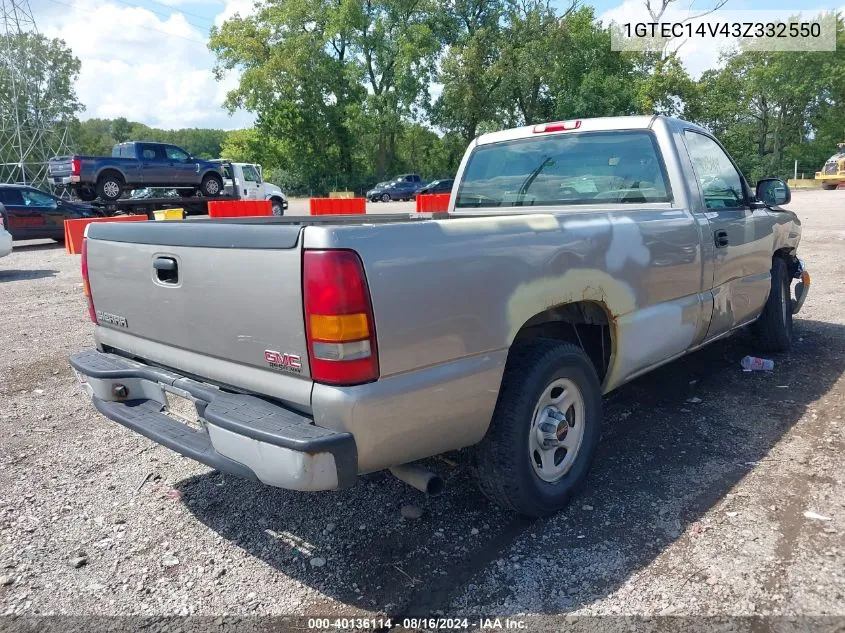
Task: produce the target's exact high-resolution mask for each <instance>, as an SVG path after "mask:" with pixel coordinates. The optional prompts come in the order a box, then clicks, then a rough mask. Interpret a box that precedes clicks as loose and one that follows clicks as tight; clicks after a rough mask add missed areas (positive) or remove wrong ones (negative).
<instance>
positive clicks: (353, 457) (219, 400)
mask: <svg viewBox="0 0 845 633" xmlns="http://www.w3.org/2000/svg"><path fill="white" fill-rule="evenodd" d="M70 364H71V366H72V367H73V368H74V369H75V370H76V372H77V375H78V377H79V380H80V382H81V383H82V384H83V386H84V387H85V390H86V391H87V392H88V394H89V395H90V396H91V399H92V401H93V403H94V406H95V407H96V408H97V410H98V411H100V413H102V414H103V415H105V416H106V417H107V418H109V419H111V420H114V421H115V422H118V423H119V424H122V425H123V426H125V427H127V428H129V429H132V430H133V431H136V432H138V433H140V434H141V435H144V436H145V437H148V438H149V439H151V440H153V441H154V442H158V443H159V444H161V445H163V446H166V447H168V448H170V449H171V450H174V451H176V452H177V453H180V454H181V455H184V456H185V457H190V458H191V459H194V460H196V461H198V462H202V463H203V464H206V465H208V466H211V467H212V468H216V469H217V470H220V471H222V472H227V473H230V474H233V475H236V476H238V477H243V478H246V479H254V480H258V481H261V482H262V483H265V484H268V485H271V486H277V487H279V488H288V489H291V490H331V489H334V488H342V487H346V486H349V485H351V484H352V483H353V482H354V481H355V478H356V476H357V474H358V463H357V449H356V445H355V439H354V438H353V437H352V435H351V434H349V433H344V432H339V431H333V430H330V429H325V428H322V427H319V426H315V425H314V422H313V420H312V419H311V418H309V417H307V416H305V415H303V414H301V413H298V412H295V411H291V410H289V409H286V408H284V407H281V406H279V405H276V404H272V403H270V402H267V401H266V400H262V399H261V398H257V397H255V396H249V395H245V394H237V393H230V392H227V391H222V390H220V389H218V388H216V387H214V386H212V385H208V384H205V383H201V382H197V381H195V380H191V379H189V378H185V377H184V376H180V375H179V374H177V373H174V372H171V371H169V370H164V369H160V368H158V367H152V366H149V365H144V364H142V363H138V362H135V361H132V360H128V359H126V358H123V357H121V356H117V355H115V354H107V353H103V352H99V351H96V350H91V351H86V352H81V353H79V354H76V355H74V356H72V357H71V359H70ZM166 392H171V393H176V394H178V395H180V396H182V397H185V398H187V399H189V400H191V401H193V403H194V405H195V406H196V410H197V416H198V418H199V424H198V426H197V427H193V426H190V425H188V424H186V423H184V422H181V421H179V419H177V418H176V417H171V416H170V415H168V410H167V405H166V403H167V397H166V395H165V394H166Z"/></svg>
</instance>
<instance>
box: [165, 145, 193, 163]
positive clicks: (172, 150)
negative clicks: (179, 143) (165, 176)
mask: <svg viewBox="0 0 845 633" xmlns="http://www.w3.org/2000/svg"><path fill="white" fill-rule="evenodd" d="M165 152H166V154H167V160H176V161H179V162H180V163H187V162H188V159H189V158H190V156H188V153H187V152H185V151H183V150H181V149H179V148H178V147H175V146H173V145H168V146H167V147H166V148H165Z"/></svg>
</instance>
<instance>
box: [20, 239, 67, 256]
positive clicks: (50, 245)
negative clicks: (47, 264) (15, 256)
mask: <svg viewBox="0 0 845 633" xmlns="http://www.w3.org/2000/svg"><path fill="white" fill-rule="evenodd" d="M64 248H65V245H64V242H56V241H55V240H23V241H20V242H14V243H13V249H14V250H13V251H12V253H15V252H16V251H27V252H32V251H52V250H56V249H62V250H64Z"/></svg>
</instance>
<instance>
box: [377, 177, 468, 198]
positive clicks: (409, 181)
mask: <svg viewBox="0 0 845 633" xmlns="http://www.w3.org/2000/svg"><path fill="white" fill-rule="evenodd" d="M454 182H455V181H454V180H453V179H451V178H449V179H445V180H433V181H431V182H430V183H428V184H423V181H422V179H421V178H420V175H419V174H401V175H399V176H396V178H394V179H393V180H389V181H387V182H380V183H378V184H377V185H376V186H375V187H373V188H372V189H370V190H369V191H367V192H366V193H365V194H364V195H365V197H366V198H367V200H369V201H370V202H379V201H381V202H390V201H391V200H412V199H415V198H416V197H417V195H419V194H433V193H450V192H451V191H452V185H453V184H454Z"/></svg>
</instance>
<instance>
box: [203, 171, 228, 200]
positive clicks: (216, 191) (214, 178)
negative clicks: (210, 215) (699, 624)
mask: <svg viewBox="0 0 845 633" xmlns="http://www.w3.org/2000/svg"><path fill="white" fill-rule="evenodd" d="M200 191H201V192H202V195H204V196H206V197H208V198H214V197H215V196H219V195H220V194H221V193H222V192H223V180H222V179H221V178H220V176H218V175H217V174H206V175H205V177H203V179H202V183H201V184H200Z"/></svg>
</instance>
